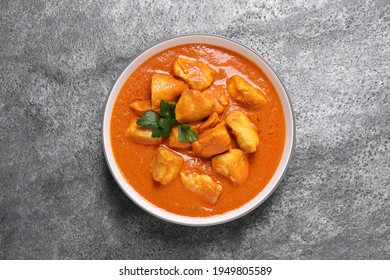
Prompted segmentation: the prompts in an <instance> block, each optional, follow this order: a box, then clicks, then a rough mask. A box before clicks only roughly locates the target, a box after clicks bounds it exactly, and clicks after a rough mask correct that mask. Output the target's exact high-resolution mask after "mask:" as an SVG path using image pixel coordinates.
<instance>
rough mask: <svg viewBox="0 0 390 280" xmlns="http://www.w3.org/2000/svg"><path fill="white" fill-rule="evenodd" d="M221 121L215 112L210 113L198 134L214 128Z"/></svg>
mask: <svg viewBox="0 0 390 280" xmlns="http://www.w3.org/2000/svg"><path fill="white" fill-rule="evenodd" d="M220 121H221V120H220V119H219V117H218V114H217V113H216V112H214V113H212V114H211V115H210V117H209V118H208V119H207V120H206V121H205V122H204V123H202V124H201V125H200V127H199V132H203V131H205V130H207V129H210V128H213V127H215V126H216V125H217V124H218V123H219V122H220Z"/></svg>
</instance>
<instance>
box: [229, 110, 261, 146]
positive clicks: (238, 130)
mask: <svg viewBox="0 0 390 280" xmlns="http://www.w3.org/2000/svg"><path fill="white" fill-rule="evenodd" d="M226 123H227V124H228V126H229V127H230V128H231V129H232V132H233V134H234V135H235V136H236V139H237V143H238V146H239V147H240V148H241V149H242V150H244V151H245V152H247V153H254V152H256V149H257V145H259V135H258V134H257V128H256V126H255V125H254V124H253V123H252V122H251V121H250V120H249V119H248V117H247V116H246V115H245V114H244V113H242V112H240V111H233V112H231V113H230V114H229V116H227V118H226Z"/></svg>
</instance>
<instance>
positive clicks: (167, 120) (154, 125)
mask: <svg viewBox="0 0 390 280" xmlns="http://www.w3.org/2000/svg"><path fill="white" fill-rule="evenodd" d="M175 109H176V103H175V102H173V103H171V104H169V103H167V102H165V101H164V100H161V102H160V112H159V113H160V115H159V114H157V113H156V112H154V111H148V112H146V113H145V114H144V115H143V116H142V117H141V118H139V119H138V120H137V125H139V126H142V127H144V128H148V129H151V130H152V137H154V138H159V137H163V138H168V137H169V135H171V132H172V128H173V127H174V126H175V125H179V122H178V121H177V120H176V116H175ZM178 130H179V135H178V137H179V140H180V141H181V142H184V143H187V142H188V141H190V142H194V141H198V136H197V135H196V133H195V131H193V130H191V128H190V126H189V125H188V124H181V125H179V126H178Z"/></svg>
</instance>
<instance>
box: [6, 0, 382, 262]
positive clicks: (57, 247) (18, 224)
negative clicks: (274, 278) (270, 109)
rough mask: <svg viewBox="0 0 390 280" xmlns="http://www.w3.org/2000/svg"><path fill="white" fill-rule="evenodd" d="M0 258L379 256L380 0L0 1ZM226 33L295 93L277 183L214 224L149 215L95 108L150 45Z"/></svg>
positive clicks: (293, 257) (380, 252)
mask: <svg viewBox="0 0 390 280" xmlns="http://www.w3.org/2000/svg"><path fill="white" fill-rule="evenodd" d="M0 3H1V7H0V60H1V63H0V84H1V87H0V258H1V259H72V258H76V259H124V258H126V259H149V258H156V259H173V258H178V259H218V258H221V259H237V258H243V259H263V258H264V259H390V179H389V178H390V177H389V173H390V163H389V162H390V104H389V100H390V2H389V1H387V0H378V1H353V0H351V1H326V0H325V1H304V0H301V1H291V2H290V3H287V1H282V0H277V1H272V2H260V1H249V2H247V1H233V0H226V1H213V2H211V1H201V2H193V1H184V2H182V3H181V2H179V1H123V0H122V1H111V0H104V1H102V0H99V1H97V0H94V1H89V0H78V1H20V0H2V1H0ZM183 33H210V34H218V35H223V36H226V37H228V38H232V39H234V40H236V41H238V42H241V43H243V44H245V45H247V46H248V47H250V48H252V49H253V50H255V51H257V52H258V53H259V54H261V55H262V56H263V57H264V58H265V59H266V60H267V61H268V62H269V63H270V64H271V65H272V66H273V67H274V69H276V70H277V72H278V74H279V75H280V77H281V78H282V79H283V80H284V83H285V86H286V88H287V90H288V92H289V94H290V96H291V99H292V103H293V105H294V109H295V113H296V122H297V139H296V140H297V141H296V149H295V154H294V157H293V160H292V163H291V166H290V168H289V170H288V172H287V175H286V177H285V179H284V180H283V182H282V183H281V185H280V187H279V188H278V189H277V191H276V192H275V193H274V195H273V196H272V197H271V198H270V199H269V200H268V201H267V202H266V203H264V204H263V205H262V206H260V207H259V208H258V209H256V210H255V211H254V212H252V213H251V214H249V215H248V216H246V217H244V218H241V219H239V220H237V221H234V222H231V223H229V224H226V225H221V226H215V227H209V228H189V227H184V226H178V225H173V224H169V223H166V222H163V221H160V220H159V219H157V218H155V217H152V216H151V215H149V214H147V213H146V212H144V211H143V210H141V209H140V208H138V207H137V206H136V205H134V203H132V202H131V201H130V200H129V199H128V198H127V197H126V196H125V195H124V194H123V193H122V192H121V191H120V189H119V187H118V186H117V185H116V183H115V182H114V181H113V178H112V176H111V175H110V172H109V170H108V168H107V165H106V163H105V160H104V157H103V153H102V143H101V131H100V128H101V120H102V115H103V107H104V105H105V100H106V98H107V95H108V94H109V91H110V89H111V87H112V85H113V83H114V81H115V80H116V78H117V77H118V76H119V74H120V73H121V71H122V69H123V68H124V67H125V66H126V65H127V64H128V63H129V61H130V60H131V59H132V58H134V57H135V56H136V55H137V54H138V53H139V52H140V51H141V50H143V49H145V48H146V47H147V46H149V45H150V44H152V43H154V42H156V41H158V40H160V39H163V38H167V37H170V36H176V35H179V34H183Z"/></svg>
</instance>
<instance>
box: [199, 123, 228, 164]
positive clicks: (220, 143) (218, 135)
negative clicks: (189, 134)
mask: <svg viewBox="0 0 390 280" xmlns="http://www.w3.org/2000/svg"><path fill="white" fill-rule="evenodd" d="M230 142H231V139H230V136H229V133H228V131H227V130H226V126H225V124H224V123H221V124H219V125H217V126H216V127H214V128H213V129H210V130H208V131H206V132H204V133H202V134H200V135H199V141H196V142H193V143H192V151H193V152H194V153H195V154H196V155H197V156H199V157H212V156H214V155H218V154H221V153H223V152H226V151H227V150H229V149H230V148H231V146H230Z"/></svg>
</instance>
